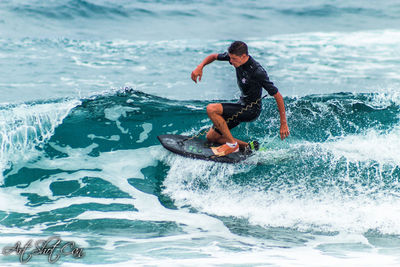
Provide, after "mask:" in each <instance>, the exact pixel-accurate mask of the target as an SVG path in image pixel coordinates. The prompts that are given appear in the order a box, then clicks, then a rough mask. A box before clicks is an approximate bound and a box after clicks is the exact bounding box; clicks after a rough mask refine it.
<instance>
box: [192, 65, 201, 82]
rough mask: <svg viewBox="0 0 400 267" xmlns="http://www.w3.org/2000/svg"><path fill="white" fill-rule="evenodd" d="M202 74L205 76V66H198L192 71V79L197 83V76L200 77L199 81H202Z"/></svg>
mask: <svg viewBox="0 0 400 267" xmlns="http://www.w3.org/2000/svg"><path fill="white" fill-rule="evenodd" d="M201 76H203V68H202V67H201V66H197V68H195V70H194V71H192V80H193V81H194V82H195V83H197V77H198V78H199V82H200V81H201Z"/></svg>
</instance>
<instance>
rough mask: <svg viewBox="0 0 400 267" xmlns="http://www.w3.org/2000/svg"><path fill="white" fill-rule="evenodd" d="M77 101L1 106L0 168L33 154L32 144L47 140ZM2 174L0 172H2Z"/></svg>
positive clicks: (24, 160) (33, 146) (34, 152)
mask: <svg viewBox="0 0 400 267" xmlns="http://www.w3.org/2000/svg"><path fill="white" fill-rule="evenodd" d="M79 104H80V101H77V100H70V101H63V102H59V103H45V104H29V105H28V104H20V105H16V106H12V107H8V106H4V107H3V108H1V109H0V170H1V173H2V172H3V171H4V170H5V169H6V168H8V167H9V166H10V164H11V163H13V164H14V165H15V164H18V162H26V161H28V160H29V159H30V158H31V157H32V156H34V155H35V154H36V150H35V146H37V145H40V144H42V143H44V142H46V141H48V140H49V139H50V137H51V136H52V135H53V134H54V130H55V128H56V127H57V126H58V125H59V124H61V123H62V121H63V120H64V118H65V117H66V116H67V115H68V114H69V112H70V111H71V109H72V108H74V107H75V106H77V105H79ZM1 175H2V174H1Z"/></svg>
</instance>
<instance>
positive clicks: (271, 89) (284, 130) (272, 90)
mask: <svg viewBox="0 0 400 267" xmlns="http://www.w3.org/2000/svg"><path fill="white" fill-rule="evenodd" d="M255 77H256V79H258V80H259V81H260V84H261V86H262V87H263V88H264V89H265V90H267V92H268V94H269V95H271V96H273V97H274V98H275V100H276V104H277V105H278V109H279V115H280V117H281V129H280V131H279V132H280V135H281V139H282V140H283V139H285V138H286V137H288V136H289V134H290V132H289V127H288V125H287V121H286V112H285V102H284V101H283V97H282V95H281V94H280V93H279V91H278V88H276V87H275V85H274V83H273V82H271V81H270V80H269V77H268V74H267V72H266V71H265V70H264V69H259V70H258V71H257V72H256V75H255Z"/></svg>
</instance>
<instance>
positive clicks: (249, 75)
mask: <svg viewBox="0 0 400 267" xmlns="http://www.w3.org/2000/svg"><path fill="white" fill-rule="evenodd" d="M217 60H221V61H229V60H230V57H229V54H228V52H225V53H222V54H218V57H217ZM236 78H237V84H238V86H239V88H240V90H241V92H242V95H241V97H240V102H241V103H242V104H243V105H249V104H250V103H252V102H255V101H257V99H259V98H261V95H262V88H264V89H265V90H267V92H268V94H269V95H271V96H273V95H275V94H276V93H277V92H278V88H276V87H275V85H274V83H273V82H271V81H270V80H269V77H268V74H267V72H266V71H265V69H264V68H263V67H262V66H261V65H260V63H258V62H257V61H255V60H254V59H253V58H252V57H251V56H249V60H248V61H247V62H246V63H244V64H243V65H241V66H239V67H237V68H236ZM260 107H261V105H260Z"/></svg>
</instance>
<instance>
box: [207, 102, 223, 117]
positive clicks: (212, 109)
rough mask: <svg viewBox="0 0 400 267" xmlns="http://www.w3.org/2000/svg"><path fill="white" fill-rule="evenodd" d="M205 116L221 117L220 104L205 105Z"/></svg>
mask: <svg viewBox="0 0 400 267" xmlns="http://www.w3.org/2000/svg"><path fill="white" fill-rule="evenodd" d="M207 114H208V115H213V114H217V115H222V105H221V104H220V103H214V104H208V105H207Z"/></svg>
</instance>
